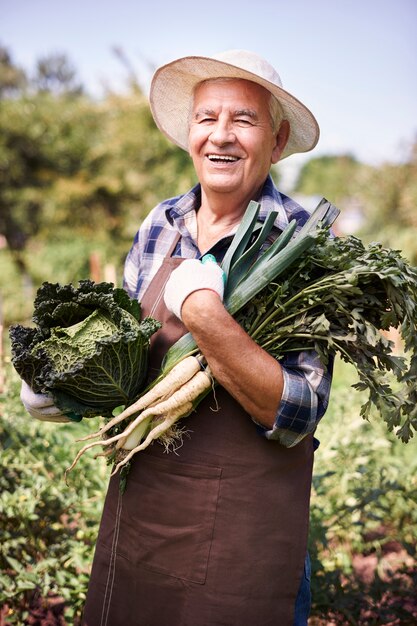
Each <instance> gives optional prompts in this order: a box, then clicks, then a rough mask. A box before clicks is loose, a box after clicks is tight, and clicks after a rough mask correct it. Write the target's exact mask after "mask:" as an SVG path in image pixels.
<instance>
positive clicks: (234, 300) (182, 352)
mask: <svg viewBox="0 0 417 626" xmlns="http://www.w3.org/2000/svg"><path fill="white" fill-rule="evenodd" d="M259 209H260V205H259V204H258V203H256V202H253V201H252V202H250V203H249V205H248V207H247V209H246V212H245V215H244V217H243V219H242V222H241V224H240V225H239V228H238V230H237V232H236V234H235V236H234V238H233V241H232V243H231V245H230V247H229V250H228V252H227V253H226V255H225V258H224V260H223V263H222V269H223V271H224V272H225V273H226V276H227V277H228V281H229V280H230V281H231V284H232V285H233V288H232V289H231V288H230V287H229V284H228V281H227V283H226V289H225V293H226V297H225V303H224V304H225V307H226V309H227V310H228V311H229V313H230V314H231V315H235V314H236V313H237V312H238V311H239V310H240V309H241V308H242V307H243V306H245V304H247V303H248V302H249V301H250V300H251V299H252V298H253V297H255V296H256V294H257V293H259V292H260V291H261V290H262V289H264V287H266V286H267V285H268V284H269V283H270V282H271V281H273V280H275V279H276V278H277V277H278V276H279V275H280V274H281V273H282V272H284V271H285V270H286V268H287V267H289V266H290V265H291V264H292V263H293V262H294V261H295V260H296V259H297V258H298V257H299V256H300V255H301V254H302V253H303V252H304V251H305V250H307V249H308V248H309V247H310V246H312V245H313V244H314V241H315V237H316V236H317V234H318V232H319V230H320V227H321V226H323V225H327V226H331V224H332V223H333V222H334V220H335V219H336V218H337V216H338V214H339V210H338V209H337V208H336V207H335V206H333V205H332V204H331V203H330V202H328V201H327V200H326V199H325V198H323V199H322V200H321V202H320V203H319V204H318V206H317V207H316V209H315V210H314V211H313V213H312V214H311V216H310V218H309V219H308V220H307V222H306V223H305V224H304V226H303V227H302V228H301V230H300V232H299V233H298V234H297V236H296V237H294V238H293V236H294V233H295V229H296V222H295V221H292V222H291V223H290V224H288V226H287V227H286V229H285V230H284V231H283V232H282V233H281V234H280V235H279V237H278V238H277V239H276V241H275V242H274V243H273V244H272V245H271V246H270V247H269V248H267V249H266V250H264V251H262V252H261V253H260V250H261V247H262V244H263V243H264V242H265V240H266V239H267V237H268V236H269V235H270V234H271V231H272V228H273V220H272V219H269V220H267V222H266V223H265V225H264V227H263V228H262V229H261V230H260V231H259V229H258V233H257V238H256V239H255V242H254V243H252V244H251V246H250V248H249V249H248V250H247V249H246V247H247V245H248V243H249V242H250V241H251V238H252V236H253V235H254V233H256V225H257V218H258V214H259ZM242 257H244V262H242V261H241V259H242ZM248 268H249V269H248ZM196 352H197V345H196V343H195V341H194V339H193V337H192V335H191V333H187V334H186V335H184V336H183V337H181V338H180V339H179V340H178V341H177V342H176V343H175V344H174V345H173V346H172V347H171V348H170V350H169V351H168V353H167V354H166V356H165V359H164V362H163V367H162V375H164V373H166V372H168V371H169V370H170V369H172V367H173V366H174V365H175V364H176V363H178V361H180V360H181V359H183V358H185V357H186V356H188V355H189V354H194V353H196Z"/></svg>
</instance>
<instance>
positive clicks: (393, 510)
mask: <svg viewBox="0 0 417 626" xmlns="http://www.w3.org/2000/svg"><path fill="white" fill-rule="evenodd" d="M354 382H356V374H355V372H354V369H353V368H352V367H351V366H350V365H347V364H346V363H342V362H341V361H339V360H337V361H336V368H335V378H334V385H333V391H332V394H333V395H332V398H331V402H330V406H329V409H328V412H327V414H326V416H325V418H324V420H323V422H322V424H321V425H319V427H318V437H319V439H320V442H321V445H320V447H319V449H318V451H317V452H316V460H315V471H314V477H313V492H312V506H311V532H310V554H311V558H312V569H313V572H314V573H313V576H312V593H313V599H314V610H313V615H315V616H318V617H321V618H323V619H324V618H326V619H329V618H331V619H332V620H334V623H335V624H343V625H344V624H361V625H362V624H363V625H364V626H371V625H372V624H375V626H377V625H378V626H381V625H383V624H390V625H393V624H402V625H404V626H405V625H406V624H410V626H411V624H414V623H415V619H416V618H417V600H415V598H417V595H416V591H417V587H416V585H417V540H416V539H417V538H416V534H415V528H416V525H417V478H416V477H417V456H416V443H415V442H414V441H413V440H412V441H411V442H410V443H409V444H408V445H404V444H403V443H401V442H400V441H398V439H396V438H395V436H394V435H392V434H387V433H386V431H384V429H383V428H381V424H380V420H379V419H377V416H375V419H374V420H372V419H371V421H370V422H365V421H364V420H363V419H362V418H361V417H360V416H359V408H358V401H359V399H360V394H359V392H356V391H352V389H351V387H350V385H352V384H353V383H354ZM397 620H398V621H397ZM329 621H331V620H329ZM324 623H328V622H327V621H326V622H324ZM332 623H333V621H332Z"/></svg>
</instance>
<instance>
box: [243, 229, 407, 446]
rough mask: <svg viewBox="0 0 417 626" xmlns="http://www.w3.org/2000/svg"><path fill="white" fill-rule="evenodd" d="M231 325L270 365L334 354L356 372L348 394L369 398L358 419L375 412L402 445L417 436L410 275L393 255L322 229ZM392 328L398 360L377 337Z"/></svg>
mask: <svg viewBox="0 0 417 626" xmlns="http://www.w3.org/2000/svg"><path fill="white" fill-rule="evenodd" d="M235 318H236V319H237V321H238V322H239V323H240V324H241V325H242V327H243V328H244V329H245V330H246V331H247V332H248V333H249V335H250V336H251V337H252V338H253V339H254V340H255V341H256V342H257V343H258V344H259V345H260V346H262V347H263V348H264V349H265V350H267V351H268V352H269V353H270V354H272V355H273V356H275V357H276V358H281V357H282V356H283V355H284V354H285V353H288V352H289V351H300V350H316V351H317V352H318V354H319V355H320V357H321V359H322V360H323V361H324V362H325V363H326V362H327V361H328V360H329V358H330V357H331V355H333V354H334V353H337V354H339V355H340V357H341V358H342V359H343V360H344V361H346V362H349V363H351V364H353V365H354V367H355V368H356V371H357V374H358V377H359V382H358V383H357V384H355V385H354V387H356V388H357V389H359V390H362V391H367V392H368V400H367V401H366V402H365V403H364V404H363V405H362V408H361V414H362V416H363V417H364V418H368V417H369V415H370V411H371V408H372V407H374V408H376V409H377V412H378V413H379V414H380V415H381V417H382V418H383V419H384V420H385V422H386V423H387V425H388V429H389V430H393V429H394V428H395V427H400V428H398V430H397V433H396V434H397V435H398V437H399V438H400V439H402V440H403V441H404V442H407V441H408V440H409V439H410V438H411V437H412V436H413V430H417V268H414V267H411V266H410V265H409V264H408V263H407V262H406V261H405V260H404V259H403V258H402V256H401V254H400V253H399V252H398V251H396V250H392V249H386V248H383V247H382V246H381V245H380V244H378V243H373V244H371V245H369V246H368V247H365V245H364V244H363V243H362V242H361V241H360V240H359V239H358V238H356V237H353V236H349V237H345V238H333V239H332V238H329V237H328V233H327V232H326V229H323V230H322V232H321V233H320V234H319V236H318V237H317V239H316V241H315V243H314V245H313V246H312V247H310V248H309V249H308V250H307V251H306V252H304V253H303V255H302V256H300V257H299V258H298V259H297V260H296V261H295V262H294V263H293V264H292V265H290V266H289V267H288V268H287V269H286V271H285V272H284V273H282V274H281V275H280V280H279V283H278V282H276V281H274V282H272V283H270V284H269V285H268V286H267V287H266V288H265V289H263V290H262V291H261V292H260V293H259V294H258V295H257V296H255V297H254V298H252V300H251V301H250V302H249V303H248V304H247V305H246V306H245V307H244V308H243V309H241V310H240V311H239V313H238V314H237V315H235ZM391 327H394V328H396V327H398V328H399V330H400V334H401V338H402V340H403V351H404V354H403V355H402V356H397V355H395V354H394V353H393V351H392V347H393V346H392V343H391V342H390V341H389V340H388V339H387V337H386V335H385V334H384V331H388V330H389V329H390V328H391ZM381 331H382V332H381Z"/></svg>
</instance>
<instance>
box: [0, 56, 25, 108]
mask: <svg viewBox="0 0 417 626" xmlns="http://www.w3.org/2000/svg"><path fill="white" fill-rule="evenodd" d="M26 85H27V76H26V73H25V71H24V70H23V69H22V68H20V67H18V66H17V65H16V64H15V63H14V61H13V59H12V57H11V55H10V53H9V51H8V50H7V49H6V48H4V47H3V46H1V45H0V100H1V99H3V98H10V97H13V96H15V95H16V94H18V93H20V92H21V91H22V90H23V89H24V88H25V87H26Z"/></svg>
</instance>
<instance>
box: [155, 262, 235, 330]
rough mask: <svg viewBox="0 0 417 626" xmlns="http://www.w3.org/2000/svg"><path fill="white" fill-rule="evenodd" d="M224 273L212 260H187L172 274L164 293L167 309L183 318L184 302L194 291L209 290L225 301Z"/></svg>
mask: <svg viewBox="0 0 417 626" xmlns="http://www.w3.org/2000/svg"><path fill="white" fill-rule="evenodd" d="M223 276H224V272H223V270H222V269H221V267H220V266H219V265H217V263H216V262H215V261H213V260H211V259H209V260H207V262H206V261H205V259H204V257H203V262H201V261H198V260H197V259H187V260H185V261H183V262H182V263H181V265H180V266H179V267H177V268H176V269H175V270H174V271H173V272H172V274H171V276H170V278H169V280H168V282H167V284H166V286H165V293H164V300H165V305H166V307H167V308H168V309H169V310H170V311H171V312H172V313H174V315H176V316H177V317H179V318H180V319H182V318H181V308H182V305H183V304H184V301H185V300H186V299H187V298H188V296H189V295H190V294H191V293H193V292H194V291H199V290H200V289H209V290H210V291H214V292H215V293H216V294H217V295H218V296H219V298H220V300H223V293H224V278H223Z"/></svg>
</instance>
